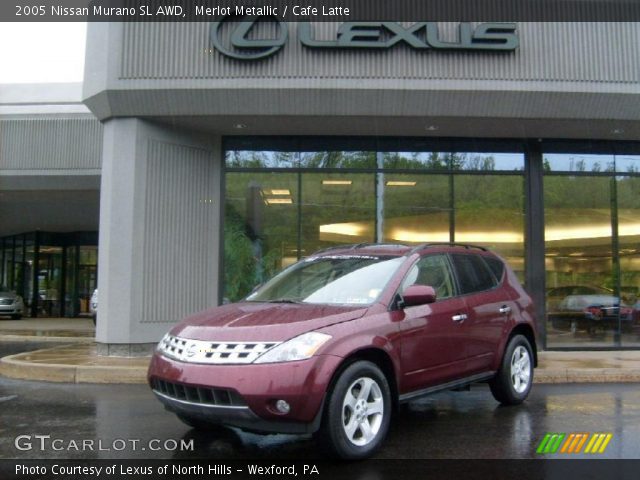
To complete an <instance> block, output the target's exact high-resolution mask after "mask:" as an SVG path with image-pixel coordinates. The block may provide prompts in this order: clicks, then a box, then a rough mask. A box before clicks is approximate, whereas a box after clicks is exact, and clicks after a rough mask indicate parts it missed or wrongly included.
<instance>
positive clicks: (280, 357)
mask: <svg viewBox="0 0 640 480" xmlns="http://www.w3.org/2000/svg"><path fill="white" fill-rule="evenodd" d="M330 338H331V335H327V334H325V333H318V332H309V333H305V334H303V335H300V336H299V337H295V338H292V339H291V340H289V341H288V342H284V343H281V344H280V345H278V346H277V347H275V348H272V349H271V350H269V351H268V352H265V353H264V354H263V355H261V356H259V357H258V358H257V359H256V360H255V361H254V362H253V363H279V362H293V361H295V360H305V359H307V358H310V357H312V356H313V354H314V353H316V352H317V351H318V349H319V348H320V347H321V346H322V345H324V344H325V343H326V342H327V341H328V340H329V339H330Z"/></svg>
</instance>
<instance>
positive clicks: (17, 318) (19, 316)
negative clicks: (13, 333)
mask: <svg viewBox="0 0 640 480" xmlns="http://www.w3.org/2000/svg"><path fill="white" fill-rule="evenodd" d="M21 318H22V315H20V314H17V315H11V319H12V320H20V319H21Z"/></svg>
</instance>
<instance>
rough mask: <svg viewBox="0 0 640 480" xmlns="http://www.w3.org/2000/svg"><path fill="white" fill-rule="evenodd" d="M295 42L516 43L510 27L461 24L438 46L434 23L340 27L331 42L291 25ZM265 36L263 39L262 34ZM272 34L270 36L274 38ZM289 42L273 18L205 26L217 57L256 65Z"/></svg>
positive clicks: (491, 46) (422, 46) (444, 46)
mask: <svg viewBox="0 0 640 480" xmlns="http://www.w3.org/2000/svg"><path fill="white" fill-rule="evenodd" d="M295 24H296V25H297V33H298V35H297V36H298V41H299V42H300V43H301V44H302V45H303V46H305V47H306V48H312V49H313V48H322V49H335V50H339V49H360V48H362V49H388V48H392V47H393V46H395V45H398V44H405V45H407V46H409V47H410V48H413V49H416V50H472V51H473V50H485V51H486V50H489V51H513V50H515V49H516V48H518V44H519V40H518V34H517V32H516V24H515V23H480V24H478V25H476V26H473V25H472V24H471V23H468V22H462V23H460V24H459V25H458V35H457V38H456V39H455V40H454V41H448V40H443V39H442V38H441V37H442V36H441V33H440V30H439V27H438V24H437V23H435V22H417V23H414V24H412V25H409V26H405V25H402V24H400V23H398V22H346V23H342V24H341V25H340V26H339V27H338V29H337V32H336V34H335V38H332V39H317V38H316V36H315V34H314V29H313V26H312V25H311V23H309V22H295ZM266 31H269V32H270V33H269V34H264V33H263V32H266ZM274 31H275V33H274ZM288 38H289V25H288V24H287V23H286V22H283V21H280V20H279V19H277V18H275V17H249V16H245V17H242V18H237V17H227V18H225V19H223V20H222V21H220V22H214V23H213V24H212V26H211V41H212V43H213V46H214V47H215V48H216V50H218V51H219V52H220V53H221V54H223V55H226V56H227V57H231V58H235V59H240V60H257V59H261V58H266V57H269V56H271V55H274V54H275V53H277V52H279V51H280V50H281V49H282V48H284V46H285V45H286V43H287V41H288Z"/></svg>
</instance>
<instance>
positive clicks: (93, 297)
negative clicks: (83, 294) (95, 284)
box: [89, 288, 98, 325]
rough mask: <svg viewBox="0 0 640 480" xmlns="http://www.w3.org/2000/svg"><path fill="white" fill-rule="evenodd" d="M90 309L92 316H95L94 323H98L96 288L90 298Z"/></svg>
mask: <svg viewBox="0 0 640 480" xmlns="http://www.w3.org/2000/svg"><path fill="white" fill-rule="evenodd" d="M89 311H90V312H91V318H93V324H94V325H95V324H96V317H97V316H98V289H97V288H96V289H95V290H94V291H93V294H92V295H91V300H89Z"/></svg>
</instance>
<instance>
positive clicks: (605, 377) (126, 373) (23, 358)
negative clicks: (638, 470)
mask: <svg viewBox="0 0 640 480" xmlns="http://www.w3.org/2000/svg"><path fill="white" fill-rule="evenodd" d="M13 337H14V336H11V335H2V336H0V341H2V340H4V339H7V338H10V339H11V341H14V338H13ZM47 338H48V339H47ZM40 339H42V340H43V341H44V342H58V343H64V345H62V346H56V347H52V348H45V349H40V350H35V351H31V352H22V353H18V354H14V355H10V356H7V357H4V358H2V359H0V375H3V376H5V377H9V378H13V379H18V380H35V381H45V382H60V383H98V384H146V383H147V378H146V377H147V366H148V363H149V361H150V358H151V357H135V358H133V357H100V356H98V355H96V354H95V348H92V347H91V346H90V345H87V344H91V343H94V340H93V339H92V338H83V337H74V338H71V339H70V338H67V337H35V336H34V337H25V336H15V340H17V341H25V342H26V341H34V340H40ZM85 345H87V346H85ZM65 349H66V350H67V351H66V352H65V351H64V350H65ZM69 349H72V350H77V349H80V350H81V353H79V354H78V355H79V356H80V357H83V358H81V362H78V363H79V364H71V363H70V362H69V363H67V362H66V360H67V359H69V360H70V361H73V356H74V355H73V354H71V355H70V354H69V352H68V350H69ZM60 350H63V351H61V352H60V354H59V355H55V353H57V352H58V351H60ZM52 354H53V355H52ZM38 356H40V359H37V357H38ZM34 357H36V359H35V360H34ZM47 357H48V358H49V360H50V362H48V363H46V361H47ZM76 360H77V358H76ZM56 362H59V363H56ZM108 362H110V363H112V364H111V365H109V364H105V363H108ZM100 363H103V364H100ZM551 363H553V362H551ZM636 365H637V362H634V365H633V366H628V367H622V368H621V367H611V366H606V367H605V366H603V367H602V368H579V367H569V368H557V367H555V368H554V366H550V367H551V368H537V369H536V370H535V373H534V380H533V381H534V383H535V384H568V383H633V382H638V383H640V368H638V367H637V366H636Z"/></svg>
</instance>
